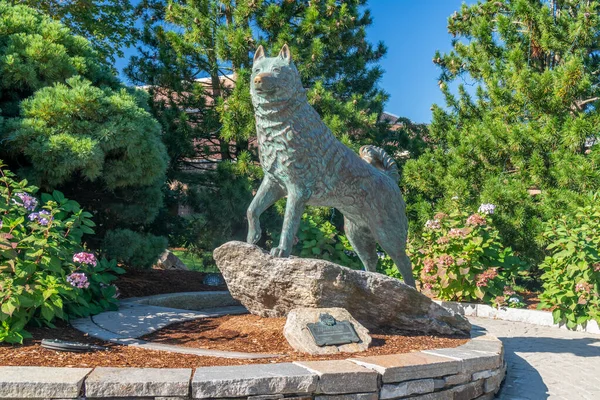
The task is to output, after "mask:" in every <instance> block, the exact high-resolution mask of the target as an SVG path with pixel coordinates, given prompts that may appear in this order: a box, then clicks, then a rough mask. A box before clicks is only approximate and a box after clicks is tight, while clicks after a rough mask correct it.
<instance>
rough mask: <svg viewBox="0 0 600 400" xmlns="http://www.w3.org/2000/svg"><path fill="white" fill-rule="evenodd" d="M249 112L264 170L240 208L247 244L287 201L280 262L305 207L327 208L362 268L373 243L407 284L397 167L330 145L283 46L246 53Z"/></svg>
mask: <svg viewBox="0 0 600 400" xmlns="http://www.w3.org/2000/svg"><path fill="white" fill-rule="evenodd" d="M250 93H251V95H252V104H253V105H254V110H255V114H256V131H257V135H258V145H259V156H260V162H261V165H262V168H263V170H264V172H265V176H264V178H263V181H262V183H261V184H260V188H259V189H258V192H257V193H256V196H255V197H254V199H253V200H252V203H251V204H250V207H248V212H247V215H248V224H249V229H248V242H249V243H256V242H257V241H258V240H259V239H260V235H261V228H260V222H259V218H260V215H261V214H262V213H263V212H264V211H265V210H266V209H267V208H269V207H270V206H271V205H273V203H275V202H276V201H277V200H279V199H281V198H283V197H285V196H287V203H286V209H285V216H284V222H283V230H282V232H281V240H280V241H279V246H278V247H275V248H273V249H272V250H271V254H273V255H274V256H277V257H288V256H289V255H290V252H291V250H292V246H293V244H294V237H295V235H296V232H297V230H298V226H299V224H300V219H301V217H302V213H303V212H304V208H305V207H306V205H307V204H308V205H314V206H326V207H335V208H337V209H338V210H340V211H341V212H342V213H343V214H344V230H345V231H346V235H347V236H348V240H349V241H350V243H351V244H352V247H354V249H355V251H356V253H357V254H358V256H359V258H360V259H361V261H362V263H363V264H364V266H365V268H366V269H367V270H368V271H373V272H374V271H375V270H376V267H377V259H378V257H377V243H379V245H380V246H381V247H382V248H383V250H385V251H386V252H387V253H388V254H389V255H390V257H391V258H392V259H393V260H394V263H395V264H396V266H397V267H398V269H399V270H400V273H401V274H402V277H403V279H404V282H405V283H407V284H408V285H411V286H413V287H414V286H415V281H414V279H413V277H412V268H411V264H410V260H409V259H408V257H407V256H406V253H405V247H406V236H407V231H408V222H407V219H406V212H405V209H406V205H405V203H404V199H403V198H402V194H401V193H400V189H399V188H398V184H397V182H398V178H399V176H398V169H397V167H396V164H395V162H394V161H393V160H392V158H391V157H389V156H388V155H387V154H386V153H385V152H384V151H383V150H382V149H379V148H377V147H374V146H364V147H363V148H361V156H362V157H363V158H361V157H359V156H358V155H357V154H356V153H354V152H353V151H352V150H350V149H349V148H348V147H346V146H344V145H343V144H342V143H341V142H340V141H338V140H337V139H336V138H335V137H334V136H333V134H332V133H331V131H330V130H329V128H327V126H325V124H324V123H323V121H321V118H320V117H319V114H317V112H316V111H315V110H314V109H313V108H312V107H311V106H310V105H309V104H308V101H307V99H306V93H305V90H304V88H303V87H302V82H301V81H300V75H299V73H298V70H297V69H296V67H295V66H294V64H293V63H292V56H291V53H290V49H289V48H288V46H287V45H284V46H283V48H282V49H281V51H280V53H279V55H278V56H277V57H265V51H264V49H263V47H262V46H260V47H259V48H258V49H257V50H256V53H255V55H254V63H253V71H252V77H251V82H250Z"/></svg>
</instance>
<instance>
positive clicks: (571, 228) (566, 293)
mask: <svg viewBox="0 0 600 400" xmlns="http://www.w3.org/2000/svg"><path fill="white" fill-rule="evenodd" d="M592 204H595V205H593V206H586V207H581V208H579V209H578V210H577V212H576V213H574V214H567V215H563V216H562V217H560V218H556V219H553V220H551V221H548V223H547V224H546V225H545V230H544V233H543V236H544V237H545V238H546V239H547V240H548V241H549V242H550V244H549V245H548V246H547V247H546V249H547V250H549V251H550V252H551V254H550V255H549V256H548V257H546V258H545V260H544V262H543V263H542V264H541V265H540V269H542V270H543V271H544V273H543V274H542V276H541V279H542V281H543V287H544V291H543V292H542V294H541V295H540V299H541V303H540V308H551V307H554V310H553V311H552V315H553V317H554V321H555V322H557V323H558V322H566V324H567V327H569V328H575V327H576V326H577V325H578V324H583V323H585V322H587V321H589V320H592V319H594V320H596V321H598V322H600V255H599V254H598V252H599V249H600V206H599V204H600V194H596V195H595V196H594V201H593V202H592Z"/></svg>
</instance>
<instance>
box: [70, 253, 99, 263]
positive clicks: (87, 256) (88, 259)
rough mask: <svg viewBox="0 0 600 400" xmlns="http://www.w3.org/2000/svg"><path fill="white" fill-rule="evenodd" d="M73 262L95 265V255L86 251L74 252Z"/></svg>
mask: <svg viewBox="0 0 600 400" xmlns="http://www.w3.org/2000/svg"><path fill="white" fill-rule="evenodd" d="M73 262H77V263H81V264H87V265H91V266H93V267H95V266H96V263H97V261H96V256H95V255H93V254H92V253H86V252H84V251H82V252H81V253H76V254H74V255H73Z"/></svg>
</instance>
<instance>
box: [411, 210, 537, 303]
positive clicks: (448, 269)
mask: <svg viewBox="0 0 600 400" xmlns="http://www.w3.org/2000/svg"><path fill="white" fill-rule="evenodd" d="M494 209H495V206H493V205H491V204H484V205H482V206H481V207H480V209H479V212H477V213H473V214H468V213H466V212H463V211H455V212H452V213H450V214H449V215H448V214H445V213H437V214H436V215H435V216H434V218H433V220H429V221H427V223H426V224H425V229H424V230H423V233H422V235H421V238H420V240H418V241H412V242H410V245H409V256H410V258H411V261H412V263H413V273H414V274H415V276H416V278H417V280H419V281H420V283H421V289H422V290H423V291H424V292H426V293H427V292H429V293H430V294H432V295H434V296H436V297H437V298H439V299H442V300H454V301H471V300H480V301H484V302H486V303H492V304H495V305H498V306H499V305H505V304H508V305H512V306H519V305H521V304H522V301H521V298H520V297H518V296H517V295H516V293H515V290H514V289H513V286H514V284H515V278H516V277H517V275H518V274H519V273H524V271H525V264H524V263H523V262H521V261H520V260H519V258H518V257H516V256H515V255H514V254H513V251H512V250H511V249H510V248H509V247H504V246H503V245H502V241H501V239H500V236H499V233H498V230H497V229H496V228H495V227H494V226H493V223H492V214H493V212H494ZM417 243H418V245H417Z"/></svg>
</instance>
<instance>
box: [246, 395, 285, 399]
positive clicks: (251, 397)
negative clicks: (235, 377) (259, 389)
mask: <svg viewBox="0 0 600 400" xmlns="http://www.w3.org/2000/svg"><path fill="white" fill-rule="evenodd" d="M277 399H283V395H282V394H265V395H260V396H248V400H277Z"/></svg>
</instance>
